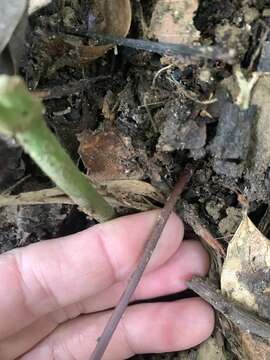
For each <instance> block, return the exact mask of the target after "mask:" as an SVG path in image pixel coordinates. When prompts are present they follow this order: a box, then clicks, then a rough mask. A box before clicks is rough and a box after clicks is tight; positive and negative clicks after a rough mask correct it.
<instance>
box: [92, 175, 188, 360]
mask: <svg viewBox="0 0 270 360" xmlns="http://www.w3.org/2000/svg"><path fill="white" fill-rule="evenodd" d="M191 174H192V172H191V170H186V171H185V174H184V175H183V176H181V178H180V180H179V181H178V183H177V185H176V186H175V188H174V190H173V192H172V193H171V195H170V196H169V198H168V200H167V201H166V203H165V206H164V207H163V209H161V211H160V214H159V216H158V217H157V220H156V224H155V226H154V228H153V230H152V233H151V235H150V237H149V239H148V241H147V243H146V245H145V248H144V251H143V253H142V255H141V257H140V259H139V261H138V264H137V266H136V269H135V271H134V272H133V273H132V275H131V276H130V278H129V280H128V284H127V287H126V289H125V291H124V292H123V294H122V296H121V298H120V300H119V303H118V305H117V306H116V308H115V310H114V311H113V313H112V316H111V317H110V319H109V321H108V322H107V324H106V326H105V329H104V331H103V333H102V335H101V337H100V338H99V339H98V342H97V345H96V348H95V350H94V352H93V353H92V355H91V358H90V359H91V360H100V359H101V358H102V356H103V354H104V352H105V350H106V348H107V346H108V344H109V342H110V340H111V337H112V335H113V333H114V331H115V329H116V327H117V325H118V323H119V321H120V320H121V318H122V316H123V314H124V312H125V310H126V308H127V306H128V304H129V302H130V299H131V297H132V295H133V294H134V291H135V289H136V287H137V285H138V284H139V281H140V280H141V277H142V275H143V273H144V270H145V268H146V266H147V264H148V262H149V260H150V259H151V256H152V254H153V252H154V250H155V248H156V245H157V243H158V240H159V238H160V236H161V234H162V231H163V229H164V227H165V225H166V223H167V221H168V219H169V217H170V215H171V213H172V211H173V209H174V206H175V204H176V201H177V200H178V196H179V195H180V194H181V193H182V191H183V190H184V187H185V185H186V184H187V183H188V181H189V179H190V177H191Z"/></svg>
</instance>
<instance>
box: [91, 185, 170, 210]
mask: <svg viewBox="0 0 270 360" xmlns="http://www.w3.org/2000/svg"><path fill="white" fill-rule="evenodd" d="M97 187H98V188H99V191H100V192H101V193H103V194H104V195H105V197H106V196H109V197H110V199H109V202H110V203H111V204H112V205H115V206H124V207H128V208H133V209H137V210H141V211H146V210H150V209H153V208H155V207H156V206H155V205H154V203H159V204H163V203H164V196H163V195H162V194H161V192H160V191H159V190H158V189H156V188H155V187H154V186H152V185H151V184H149V183H147V182H145V181H141V180H114V181H105V182H102V183H101V184H98V185H97Z"/></svg>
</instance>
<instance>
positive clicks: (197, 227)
mask: <svg viewBox="0 0 270 360" xmlns="http://www.w3.org/2000/svg"><path fill="white" fill-rule="evenodd" d="M179 210H180V212H181V215H182V217H183V219H184V221H185V222H186V223H187V224H189V225H190V226H191V227H192V229H193V231H194V232H195V234H197V235H198V236H199V237H200V238H201V239H202V240H203V241H205V243H206V244H208V245H209V246H210V247H211V248H212V249H214V250H215V251H216V253H217V254H219V255H221V256H223V257H224V256H225V251H224V249H223V246H222V245H221V244H220V243H219V242H218V240H217V239H216V238H214V236H213V235H212V234H211V233H210V231H209V230H208V229H207V227H206V226H205V225H204V224H203V223H202V222H201V220H200V218H199V215H198V213H197V211H196V208H195V206H194V205H192V204H189V203H187V202H186V201H183V202H182V203H181V208H180V209H179Z"/></svg>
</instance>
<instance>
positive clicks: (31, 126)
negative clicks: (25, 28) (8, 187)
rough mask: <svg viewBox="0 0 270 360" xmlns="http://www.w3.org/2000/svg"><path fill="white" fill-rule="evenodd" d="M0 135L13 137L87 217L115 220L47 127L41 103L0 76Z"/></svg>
mask: <svg viewBox="0 0 270 360" xmlns="http://www.w3.org/2000/svg"><path fill="white" fill-rule="evenodd" d="M0 131H1V132H3V133H5V134H9V135H12V136H15V138H16V139H17V140H18V142H19V143H20V144H21V145H22V146H23V148H24V150H25V151H26V152H27V153H28V154H29V155H30V156H31V157H32V159H33V160H34V161H35V162H36V163H37V164H38V165H39V167H40V168H41V169H42V170H43V171H44V173H45V174H46V175H48V176H49V177H50V178H51V180H52V181H53V182H54V183H55V184H56V185H57V186H58V187H59V188H60V189H62V190H63V191H64V192H65V193H66V194H67V195H68V196H69V197H70V198H71V199H72V200H73V201H74V203H75V204H77V205H78V206H79V207H80V208H81V209H82V210H83V211H85V212H86V213H87V214H89V215H91V216H93V217H94V218H95V219H97V220H98V221H105V220H109V219H111V218H113V217H114V216H115V212H114V210H113V208H112V207H111V206H110V205H109V204H108V203H107V202H106V201H105V200H104V199H103V197H102V196H101V195H100V194H99V193H98V192H97V191H96V190H95V188H94V187H93V185H92V184H91V183H90V181H89V180H88V179H87V177H86V176H85V175H84V174H82V173H81V172H80V171H79V170H78V169H77V167H76V166H75V164H74V163H73V161H72V160H71V158H70V157H69V155H68V154H67V152H66V151H65V150H64V149H63V148H62V146H61V145H60V143H59V142H58V140H57V139H56V137H55V135H54V134H53V133H52V132H51V130H50V129H49V128H48V127H47V125H46V123H45V121H44V119H43V117H42V105H41V103H40V102H39V101H38V100H37V99H35V98H33V97H32V96H31V95H30V93H29V92H28V90H27V89H26V87H25V85H24V83H23V80H21V79H20V78H18V77H7V76H0Z"/></svg>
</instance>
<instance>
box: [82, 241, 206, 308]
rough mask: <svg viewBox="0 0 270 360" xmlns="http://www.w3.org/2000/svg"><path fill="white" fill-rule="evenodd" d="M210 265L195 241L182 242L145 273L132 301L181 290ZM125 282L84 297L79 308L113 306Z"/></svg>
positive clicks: (204, 252) (204, 251)
mask: <svg viewBox="0 0 270 360" xmlns="http://www.w3.org/2000/svg"><path fill="white" fill-rule="evenodd" d="M209 266H210V261H209V256H208V253H207V252H206V250H205V249H204V248H203V246H202V245H201V244H200V243H199V242H198V241H193V240H188V241H184V242H183V243H182V244H181V246H180V247H179V249H178V250H177V252H176V253H175V254H174V255H173V256H172V257H171V258H170V259H168V260H167V261H166V262H165V263H164V264H163V265H162V266H160V267H158V268H157V269H155V270H152V271H151V272H149V273H147V274H145V275H144V276H143V278H142V280H141V282H140V283H139V285H138V287H137V289H136V291H135V294H134V297H133V299H132V300H133V301H134V300H142V299H151V298H152V299H153V298H155V297H159V296H163V295H169V294H173V293H177V292H180V291H183V290H185V289H186V288H187V285H186V282H187V281H188V280H190V279H191V278H192V277H193V276H195V275H197V276H204V275H206V274H207V273H208V270H209ZM125 286H126V282H125V281H121V282H118V283H116V284H113V285H112V286H111V287H109V288H107V289H105V290H103V291H102V292H100V293H98V294H96V295H94V296H91V297H90V298H89V299H87V300H84V301H83V302H82V303H81V305H80V308H81V309H84V312H85V313H91V312H97V311H102V310H106V309H109V308H112V307H114V306H115V305H116V304H117V302H118V301H119V298H120V296H121V294H122V292H123V291H124V289H125Z"/></svg>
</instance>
